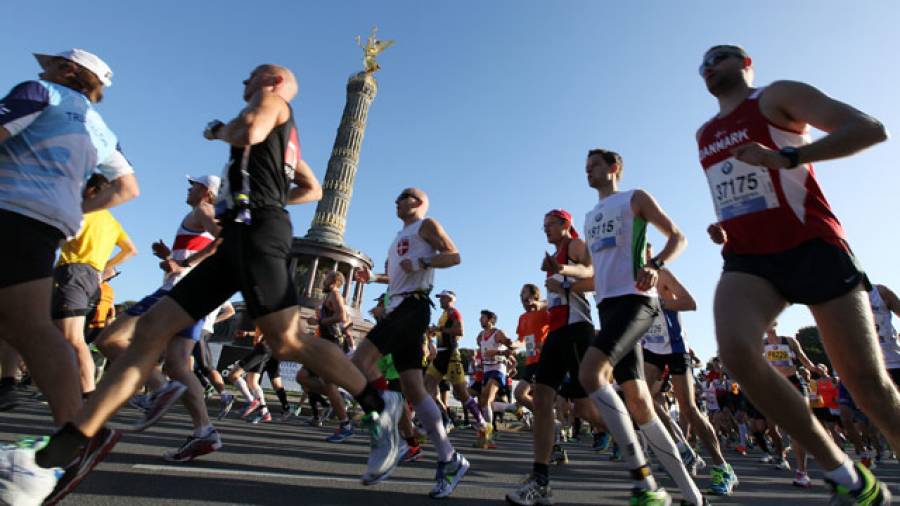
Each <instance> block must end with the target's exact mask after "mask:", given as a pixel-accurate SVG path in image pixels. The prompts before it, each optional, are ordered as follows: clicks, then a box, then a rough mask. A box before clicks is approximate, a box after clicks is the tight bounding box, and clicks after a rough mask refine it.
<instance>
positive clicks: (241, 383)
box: [234, 378, 253, 402]
mask: <svg viewBox="0 0 900 506" xmlns="http://www.w3.org/2000/svg"><path fill="white" fill-rule="evenodd" d="M234 385H235V386H236V387H238V390H240V391H241V394H242V395H243V396H244V399H247V402H251V401H253V394H251V393H250V388H249V387H247V380H245V379H244V378H238V379H236V380H234Z"/></svg>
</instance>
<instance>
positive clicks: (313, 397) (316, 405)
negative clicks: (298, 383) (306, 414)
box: [309, 392, 325, 418]
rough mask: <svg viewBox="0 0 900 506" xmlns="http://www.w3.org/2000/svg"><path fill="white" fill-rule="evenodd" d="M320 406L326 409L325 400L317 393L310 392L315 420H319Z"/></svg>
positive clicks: (310, 404)
mask: <svg viewBox="0 0 900 506" xmlns="http://www.w3.org/2000/svg"><path fill="white" fill-rule="evenodd" d="M319 404H321V405H322V406H323V407H324V406H325V399H323V398H322V396H321V395H319V394H317V393H315V392H310V393H309V406H310V407H311V408H312V412H313V417H314V418H319Z"/></svg>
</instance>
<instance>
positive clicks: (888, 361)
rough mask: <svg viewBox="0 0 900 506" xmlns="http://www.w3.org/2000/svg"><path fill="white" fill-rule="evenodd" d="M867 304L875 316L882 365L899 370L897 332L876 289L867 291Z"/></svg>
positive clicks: (889, 311)
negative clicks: (882, 360)
mask: <svg viewBox="0 0 900 506" xmlns="http://www.w3.org/2000/svg"><path fill="white" fill-rule="evenodd" d="M869 303H870V304H871V305H872V313H874V314H875V328H876V330H878V343H879V344H881V352H882V353H883V354H884V363H885V365H886V366H887V368H888V369H897V368H900V341H898V339H897V330H896V329H894V325H893V323H892V322H891V310H890V309H888V307H887V304H885V302H884V299H882V298H881V294H880V293H878V288H877V287H874V286H873V287H872V289H871V290H869Z"/></svg>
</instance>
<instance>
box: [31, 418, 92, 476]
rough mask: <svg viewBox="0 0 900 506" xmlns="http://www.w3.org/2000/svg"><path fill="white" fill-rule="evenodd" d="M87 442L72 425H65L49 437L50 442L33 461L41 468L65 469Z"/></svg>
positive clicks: (39, 451)
mask: <svg viewBox="0 0 900 506" xmlns="http://www.w3.org/2000/svg"><path fill="white" fill-rule="evenodd" d="M89 440H90V438H89V437H87V436H85V435H84V434H82V433H81V431H80V430H78V429H77V428H76V427H75V426H74V425H72V424H71V423H67V424H65V425H63V427H62V428H61V429H59V430H58V431H56V434H53V435H52V436H50V442H49V443H47V446H45V447H43V448H41V449H40V450H38V451H37V453H36V454H35V458H34V461H35V462H36V463H37V465H39V466H41V467H43V468H50V467H66V466H68V465H69V464H71V463H72V461H73V460H75V457H76V456H77V455H78V451H79V450H81V447H82V446H84V445H86V444H87V443H88V441H89Z"/></svg>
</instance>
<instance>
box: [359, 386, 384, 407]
mask: <svg viewBox="0 0 900 506" xmlns="http://www.w3.org/2000/svg"><path fill="white" fill-rule="evenodd" d="M355 397H356V402H358V403H359V406H360V407H361V408H362V409H363V412H365V413H371V412H372V411H375V412H377V413H381V412H382V411H384V399H382V398H381V393H379V392H378V390H376V389H375V387H374V386H372V384H371V383H367V384H366V388H364V389H363V391H362V392H360V393H359V395H357V396H355Z"/></svg>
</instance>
